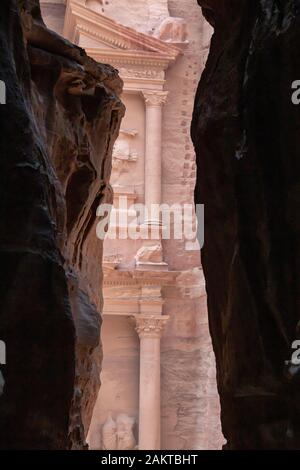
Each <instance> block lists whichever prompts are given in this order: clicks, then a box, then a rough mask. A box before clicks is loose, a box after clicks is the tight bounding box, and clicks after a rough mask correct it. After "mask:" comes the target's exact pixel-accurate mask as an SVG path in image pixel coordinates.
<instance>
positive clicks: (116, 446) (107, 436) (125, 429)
mask: <svg viewBox="0 0 300 470" xmlns="http://www.w3.org/2000/svg"><path fill="white" fill-rule="evenodd" d="M134 424H135V418H132V417H130V416H127V415H126V414H124V413H121V414H120V415H118V416H117V418H116V420H114V419H113V418H112V416H111V414H109V415H108V417H107V419H106V421H105V423H104V424H103V426H102V449H103V450H132V449H135V448H136V440H135V437H134V434H133V428H134Z"/></svg>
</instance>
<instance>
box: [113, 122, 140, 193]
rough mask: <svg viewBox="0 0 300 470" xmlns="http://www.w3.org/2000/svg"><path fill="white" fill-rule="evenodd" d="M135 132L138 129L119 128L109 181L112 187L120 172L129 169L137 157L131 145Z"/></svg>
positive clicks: (122, 172) (126, 171) (116, 182)
mask: <svg viewBox="0 0 300 470" xmlns="http://www.w3.org/2000/svg"><path fill="white" fill-rule="evenodd" d="M137 134H138V131H137V130H135V129H131V130H129V129H121V131H120V134H119V138H118V139H117V141H116V143H115V146H114V150H113V160H112V167H113V171H112V175H111V183H112V185H113V186H114V187H115V186H116V185H117V184H118V183H119V180H120V177H121V176H122V174H124V173H128V172H129V171H131V168H130V167H131V164H132V162H136V161H137V159H138V158H139V155H138V153H137V151H136V149H135V148H134V147H133V145H132V144H133V139H134V138H135V137H136V136H137Z"/></svg>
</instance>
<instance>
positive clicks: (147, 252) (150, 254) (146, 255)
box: [134, 244, 162, 264]
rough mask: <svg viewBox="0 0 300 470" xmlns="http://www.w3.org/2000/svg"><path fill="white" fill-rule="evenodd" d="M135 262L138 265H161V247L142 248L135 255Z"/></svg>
mask: <svg viewBox="0 0 300 470" xmlns="http://www.w3.org/2000/svg"><path fill="white" fill-rule="evenodd" d="M134 258H135V261H136V263H137V264H139V263H161V261H162V247H161V245H160V244H159V245H152V246H142V247H141V248H140V249H139V250H138V252H137V254H136V255H135V257H134Z"/></svg>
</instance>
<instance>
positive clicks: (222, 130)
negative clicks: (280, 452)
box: [192, 0, 300, 449]
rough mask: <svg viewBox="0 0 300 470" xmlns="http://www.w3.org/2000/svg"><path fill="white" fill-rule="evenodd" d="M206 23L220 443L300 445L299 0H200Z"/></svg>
mask: <svg viewBox="0 0 300 470" xmlns="http://www.w3.org/2000/svg"><path fill="white" fill-rule="evenodd" d="M198 3H199V4H200V5H201V6H202V9H203V13H204V15H205V16H206V18H207V19H208V21H209V22H210V23H211V24H212V25H213V26H214V28H215V33H214V36H213V39H212V43H211V50H210V54H209V58H208V62H207V65H206V69H205V71H204V73H203V75H202V78H201V81H200V85H199V88H198V92H197V95H196V102H195V109H194V117H193V123H192V137H193V141H194V144H195V148H196V151H197V162H198V174H197V187H196V192H195V196H196V202H197V203H199V202H201V203H204V204H205V246H204V249H203V251H202V262H203V267H204V272H205V277H206V283H207V293H208V309H209V320H210V330H211V334H212V339H213V345H214V350H215V354H216V360H217V379H218V388H219V393H220V397H221V407H222V426H223V433H224V436H225V438H226V439H227V440H228V444H227V448H228V449H249V448H255V449H270V448H282V449H284V448H300V421H299V417H300V415H299V410H300V406H299V380H298V370H297V367H295V366H294V367H293V366H292V365H291V364H289V365H285V361H287V360H290V358H291V351H292V350H291V344H292V342H293V341H294V340H295V339H296V338H297V336H298V331H297V323H298V320H299V311H300V309H299V307H300V305H299V302H300V297H299V272H300V266H299V259H300V258H299V248H300V243H299V228H300V226H299V213H300V210H299V209H300V159H299V136H300V133H299V126H300V108H299V107H297V106H294V105H293V104H292V102H291V94H292V90H291V85H292V82H293V81H294V80H297V79H300V56H299V53H298V50H297V48H298V47H297V44H298V43H299V40H300V2H299V1H296V0H289V1H288V0H285V1H275V0H238V1H237V0H222V1H220V0H199V1H198Z"/></svg>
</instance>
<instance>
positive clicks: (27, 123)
mask: <svg viewBox="0 0 300 470" xmlns="http://www.w3.org/2000/svg"><path fill="white" fill-rule="evenodd" d="M17 4H18V6H17ZM0 8H1V15H0V17H1V24H0V30H1V34H0V42H1V55H0V61H1V67H0V70H1V72H0V74H1V75H0V78H1V80H3V81H4V82H5V83H6V85H7V105H5V106H1V108H0V111H1V142H0V149H1V150H0V151H1V164H0V165H1V170H0V173H1V215H2V221H1V232H0V247H1V250H0V257H1V276H0V278H1V285H0V290H1V311H0V338H1V339H2V340H4V341H5V342H6V345H7V365H6V366H5V367H4V368H3V371H2V373H3V377H4V381H5V383H4V391H3V394H2V395H1V397H0V415H1V421H0V447H1V448H5V449H12V448H19V449H66V448H72V449H82V448H85V436H86V433H87V429H88V426H89V422H90V419H91V413H92V408H93V405H94V401H95V399H96V396H97V392H98V388H99V362H100V361H101V352H100V351H101V350H100V348H99V337H100V315H99V312H100V311H101V308H102V299H101V296H100V294H99V293H100V287H99V286H100V285H101V276H102V273H101V256H102V243H101V241H100V240H97V238H96V209H97V207H98V205H99V204H101V202H102V201H103V200H105V198H106V195H107V194H109V193H110V191H109V176H110V171H111V154H112V149H113V145H114V141H115V139H116V137H117V134H118V131H119V125H120V120H121V117H122V115H123V113H124V109H123V105H122V103H121V102H120V99H119V93H120V92H121V90H122V81H121V80H120V78H119V77H118V74H117V72H116V71H115V70H114V69H113V68H112V67H110V66H106V65H101V64H98V63H97V62H95V61H94V60H92V59H90V58H89V57H88V56H87V55H86V54H85V52H84V51H83V50H82V49H80V48H79V47H77V46H73V45H72V44H71V43H69V42H68V41H66V40H64V39H62V38H61V37H60V36H58V35H57V34H56V33H53V32H51V31H49V30H48V29H47V28H46V27H45V25H44V23H43V21H42V19H41V15H40V7H39V2H38V1H36V0H24V1H21V2H15V1H11V2H2V3H1V7H0ZM87 260H88V261H87Z"/></svg>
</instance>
